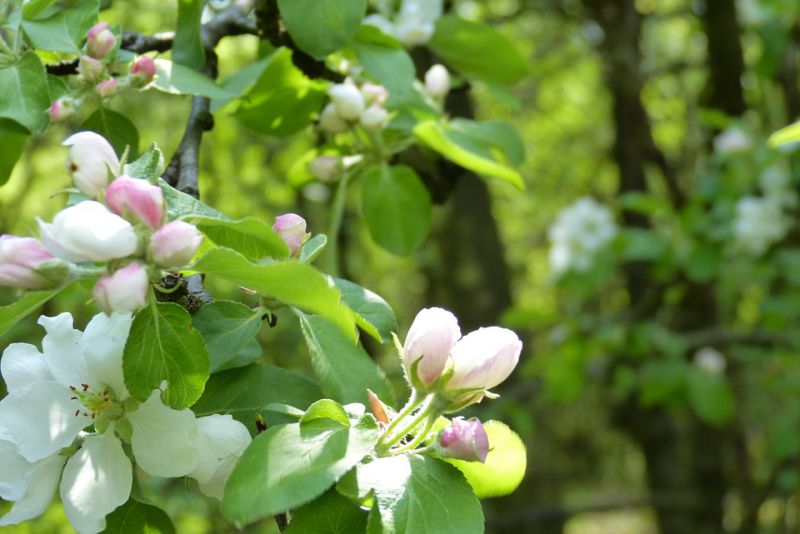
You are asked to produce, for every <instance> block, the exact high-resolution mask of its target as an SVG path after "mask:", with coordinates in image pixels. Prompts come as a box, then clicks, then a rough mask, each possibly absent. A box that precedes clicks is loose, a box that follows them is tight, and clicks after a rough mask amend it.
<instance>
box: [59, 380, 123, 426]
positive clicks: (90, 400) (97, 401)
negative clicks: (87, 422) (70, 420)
mask: <svg viewBox="0 0 800 534" xmlns="http://www.w3.org/2000/svg"><path fill="white" fill-rule="evenodd" d="M69 389H70V391H72V393H73V396H72V397H70V400H79V401H81V403H82V404H83V405H84V406H85V407H86V410H87V411H85V412H81V411H80V410H76V411H75V416H76V417H77V416H79V415H81V414H83V415H84V416H85V417H91V418H92V419H96V418H97V416H98V415H101V416H104V417H106V418H108V419H119V418H120V417H121V416H122V414H123V413H124V412H125V409H124V407H123V405H122V403H121V402H120V401H118V400H117V398H116V396H115V395H114V392H113V391H111V390H110V389H108V388H105V389H103V390H101V391H96V390H94V389H92V388H91V387H89V384H81V387H80V388H77V387H75V386H70V387H69Z"/></svg>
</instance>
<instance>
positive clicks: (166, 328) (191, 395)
mask: <svg viewBox="0 0 800 534" xmlns="http://www.w3.org/2000/svg"><path fill="white" fill-rule="evenodd" d="M122 368H123V372H124V374H125V386H126V387H127V388H128V391H130V393H131V395H132V396H133V397H134V398H135V399H138V400H140V401H145V400H147V399H148V398H149V397H150V394H151V393H152V392H153V390H154V389H157V388H158V387H159V386H160V384H161V382H162V380H166V381H167V389H166V390H165V391H164V395H163V399H164V403H165V404H166V405H167V406H169V407H171V408H175V409H176V410H178V409H181V408H186V407H187V406H191V405H192V404H194V402H195V401H196V400H197V399H199V398H200V395H201V394H202V393H203V386H204V385H205V383H206V380H208V375H209V359H208V349H206V344H205V342H204V341H203V336H202V335H201V334H200V332H199V331H198V330H196V329H195V328H193V327H192V317H191V316H190V315H189V312H187V311H186V310H185V309H184V308H183V307H181V306H179V305H178V304H175V303H173V302H159V303H151V304H150V305H149V306H148V307H147V308H145V309H143V310H142V311H140V312H139V313H137V314H136V317H135V318H134V319H133V325H131V331H130V334H129V336H128V341H127V343H126V344H125V352H124V353H123V356H122Z"/></svg>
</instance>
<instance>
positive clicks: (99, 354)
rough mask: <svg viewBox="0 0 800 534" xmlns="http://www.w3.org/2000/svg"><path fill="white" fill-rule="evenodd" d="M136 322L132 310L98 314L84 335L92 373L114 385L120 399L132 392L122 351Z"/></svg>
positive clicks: (88, 365) (98, 378)
mask: <svg viewBox="0 0 800 534" xmlns="http://www.w3.org/2000/svg"><path fill="white" fill-rule="evenodd" d="M131 323H133V316H132V315H131V314H130V313H114V314H112V315H110V316H108V315H106V314H105V313H99V314H97V315H95V316H94V317H93V318H92V320H91V321H89V324H88V325H86V330H85V332H84V334H83V340H82V343H83V357H84V359H85V360H86V365H87V367H88V368H89V370H90V372H91V374H92V376H93V377H94V378H95V379H96V380H97V381H98V382H101V383H102V384H105V385H106V386H109V387H111V389H112V390H113V391H114V394H115V395H116V397H117V399H118V400H125V399H127V398H128V397H129V396H130V394H129V393H128V389H127V388H126V387H125V380H124V378H123V376H122V353H123V351H124V350H125V341H126V340H127V339H128V332H130V329H131Z"/></svg>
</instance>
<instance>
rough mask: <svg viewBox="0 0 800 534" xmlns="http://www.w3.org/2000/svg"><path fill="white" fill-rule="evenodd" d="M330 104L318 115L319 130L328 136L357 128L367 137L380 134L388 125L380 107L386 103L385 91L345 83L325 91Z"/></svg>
mask: <svg viewBox="0 0 800 534" xmlns="http://www.w3.org/2000/svg"><path fill="white" fill-rule="evenodd" d="M328 96H329V97H330V102H329V103H328V104H327V105H326V106H325V107H324V108H323V109H322V112H320V115H319V126H320V128H322V129H323V130H325V131H327V132H330V133H341V132H346V131H347V130H349V129H350V128H351V127H352V126H353V125H354V124H356V123H357V124H359V125H360V126H361V127H362V128H364V130H366V131H367V132H370V133H376V132H380V131H381V130H383V129H384V128H385V127H386V124H387V123H388V122H389V112H388V111H386V108H385V107H384V104H386V101H387V100H388V99H389V92H388V91H387V90H386V88H385V87H383V86H381V85H376V84H374V83H371V82H366V83H364V84H362V85H361V87H358V86H357V85H356V83H355V82H354V81H353V80H351V79H347V80H345V82H344V83H338V84H334V85H332V86H331V87H330V88H329V89H328Z"/></svg>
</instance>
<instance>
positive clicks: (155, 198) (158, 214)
mask: <svg viewBox="0 0 800 534" xmlns="http://www.w3.org/2000/svg"><path fill="white" fill-rule="evenodd" d="M105 197H106V204H108V207H109V208H111V211H113V212H114V213H116V214H117V215H120V216H122V217H125V218H126V219H130V218H131V217H133V218H134V219H135V220H138V221H139V222H142V223H144V224H146V225H147V226H149V227H150V228H151V229H153V230H156V229H157V228H158V227H160V226H161V221H162V220H163V219H164V194H163V193H162V192H161V188H160V187H158V186H157V185H153V184H151V183H150V182H148V181H147V180H141V179H139V178H131V177H130V176H127V175H124V174H123V175H122V176H120V177H119V178H117V179H116V180H114V181H113V182H111V185H109V186H108V189H106V195H105Z"/></svg>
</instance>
